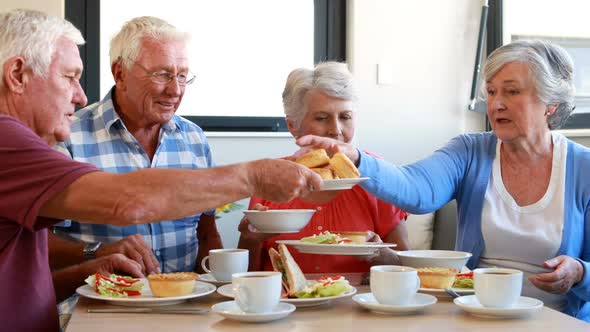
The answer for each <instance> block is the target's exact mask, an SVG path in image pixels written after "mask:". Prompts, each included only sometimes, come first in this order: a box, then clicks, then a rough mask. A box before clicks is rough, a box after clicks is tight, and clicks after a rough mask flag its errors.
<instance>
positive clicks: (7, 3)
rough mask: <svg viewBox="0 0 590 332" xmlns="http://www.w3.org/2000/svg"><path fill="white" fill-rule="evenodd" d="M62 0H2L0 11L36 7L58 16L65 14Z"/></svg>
mask: <svg viewBox="0 0 590 332" xmlns="http://www.w3.org/2000/svg"><path fill="white" fill-rule="evenodd" d="M64 3H65V2H64V0H2V2H1V3H0V11H6V10H11V9H17V8H24V9H36V10H40V11H42V12H45V13H47V14H51V15H56V16H59V17H64V16H65V8H64Z"/></svg>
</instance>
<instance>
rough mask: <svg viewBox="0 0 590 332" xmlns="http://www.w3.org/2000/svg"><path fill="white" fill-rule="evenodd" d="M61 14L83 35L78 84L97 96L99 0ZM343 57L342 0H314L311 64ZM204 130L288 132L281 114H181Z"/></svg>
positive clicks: (73, 2) (78, 1) (68, 4)
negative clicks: (82, 67) (312, 57)
mask: <svg viewBox="0 0 590 332" xmlns="http://www.w3.org/2000/svg"><path fill="white" fill-rule="evenodd" d="M65 18H66V19H67V20H68V21H70V22H72V23H73V24H74V25H75V26H76V27H77V28H78V29H80V31H81V32H82V35H83V36H84V38H85V39H86V45H84V46H82V47H81V48H80V57H81V58H82V62H83V63H84V73H83V74H82V78H81V79H80V84H81V85H82V88H83V89H84V91H86V95H87V96H88V102H89V103H94V102H97V101H99V100H100V99H101V98H102V96H100V53H101V52H100V0H65ZM328 60H333V61H346V0H314V64H317V63H319V62H321V61H328ZM183 117H184V118H185V119H187V120H189V121H192V122H194V123H196V124H198V125H199V126H200V127H201V128H202V129H203V130H204V131H206V132H288V131H289V130H288V128H287V124H286V122H285V118H284V117H282V116H280V117H262V116H261V117H258V116H183Z"/></svg>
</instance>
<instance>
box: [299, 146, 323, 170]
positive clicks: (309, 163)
mask: <svg viewBox="0 0 590 332" xmlns="http://www.w3.org/2000/svg"><path fill="white" fill-rule="evenodd" d="M295 162H296V163H299V164H301V165H303V166H306V167H308V168H315V167H322V166H325V165H328V163H330V157H328V153H326V150H324V149H318V150H313V151H311V152H308V153H306V154H304V155H303V156H301V157H299V158H297V159H296V160H295Z"/></svg>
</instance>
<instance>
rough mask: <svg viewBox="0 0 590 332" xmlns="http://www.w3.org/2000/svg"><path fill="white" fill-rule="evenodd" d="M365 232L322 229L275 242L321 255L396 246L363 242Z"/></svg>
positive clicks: (358, 253)
mask: <svg viewBox="0 0 590 332" xmlns="http://www.w3.org/2000/svg"><path fill="white" fill-rule="evenodd" d="M367 236H368V233H367V232H338V231H332V232H330V231H324V232H323V233H319V234H314V235H312V236H307V237H304V238H301V239H300V240H278V241H277V243H282V244H286V245H291V246H293V247H295V249H297V250H298V251H299V252H302V253H308V254H323V255H353V256H355V255H360V256H362V255H372V254H374V253H375V252H376V251H377V250H379V249H381V248H391V247H395V246H397V245H396V244H393V243H377V242H365V241H366V240H367Z"/></svg>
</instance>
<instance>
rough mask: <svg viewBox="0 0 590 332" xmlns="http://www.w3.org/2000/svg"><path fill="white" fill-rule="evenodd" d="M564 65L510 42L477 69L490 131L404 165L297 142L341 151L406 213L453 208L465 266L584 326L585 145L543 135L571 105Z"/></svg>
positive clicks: (549, 50) (537, 45) (588, 222)
mask: <svg viewBox="0 0 590 332" xmlns="http://www.w3.org/2000/svg"><path fill="white" fill-rule="evenodd" d="M573 75H574V74H573V63H572V60H571V58H570V57H569V55H568V54H567V53H566V52H565V51H564V50H563V49H562V48H561V47H559V46H557V45H553V44H550V43H546V42H542V41H518V42H515V43H512V44H508V45H505V46H503V47H501V48H499V49H497V50H496V51H495V52H494V53H492V54H491V55H490V57H489V59H488V60H487V62H486V65H485V68H484V79H485V89H486V92H487V104H488V110H487V113H488V117H489V120H490V123H491V126H492V129H493V131H492V132H487V133H477V134H467V135H461V136H459V137H456V138H454V139H453V140H451V141H450V142H449V143H448V144H447V146H445V147H444V148H442V149H440V150H438V151H436V152H435V153H434V154H432V155H431V156H429V157H427V158H426V159H423V160H421V161H418V162H416V163H414V164H411V165H407V166H404V167H397V166H394V165H392V164H390V163H387V162H385V161H383V160H379V159H376V158H373V157H371V156H369V155H367V154H364V153H362V152H360V151H359V150H358V149H356V148H354V147H353V146H351V145H348V144H343V143H338V142H335V141H331V140H329V139H326V138H319V137H315V136H305V137H301V138H299V139H298V141H297V143H298V144H299V145H300V146H302V147H303V149H302V150H305V149H309V148H310V147H314V148H318V147H322V148H327V149H329V150H331V151H332V152H333V151H336V150H340V151H343V152H345V153H346V154H347V155H348V156H349V157H350V158H351V159H352V160H353V161H354V162H355V163H356V165H358V167H359V170H360V172H361V174H362V175H363V176H369V177H371V180H369V181H366V182H365V183H364V184H363V187H364V188H365V189H367V190H368V191H369V192H370V193H372V194H373V195H375V196H377V197H378V198H381V199H383V200H385V201H387V202H389V203H391V204H395V205H396V206H399V207H400V208H402V209H404V210H406V211H408V212H410V213H415V214H421V213H427V212H432V211H435V210H437V209H438V208H440V207H442V206H443V205H445V204H446V203H447V202H449V201H450V200H453V199H456V200H457V205H458V208H457V209H458V213H457V216H458V230H457V243H456V247H457V249H458V250H462V251H469V252H471V253H473V256H472V258H471V259H470V261H469V263H468V266H469V267H470V268H476V267H488V266H497V267H507V268H515V269H519V270H522V271H523V272H524V275H525V280H524V284H523V295H524V296H530V297H535V298H538V299H540V300H542V301H543V302H544V303H545V305H546V306H548V307H551V308H554V309H557V310H560V311H562V312H564V313H567V314H569V315H572V316H574V317H578V318H579V319H582V320H585V321H590V304H588V301H589V300H590V176H587V174H588V173H587V172H588V170H590V149H588V148H586V147H583V146H581V145H578V144H576V143H574V142H572V141H570V140H568V139H567V138H565V137H564V136H563V135H561V134H559V133H557V132H554V131H552V130H553V129H557V128H559V127H560V126H561V125H563V123H564V122H565V121H566V119H567V118H568V116H569V115H570V114H571V112H572V110H573V108H574V106H573V101H574V77H573Z"/></svg>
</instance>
